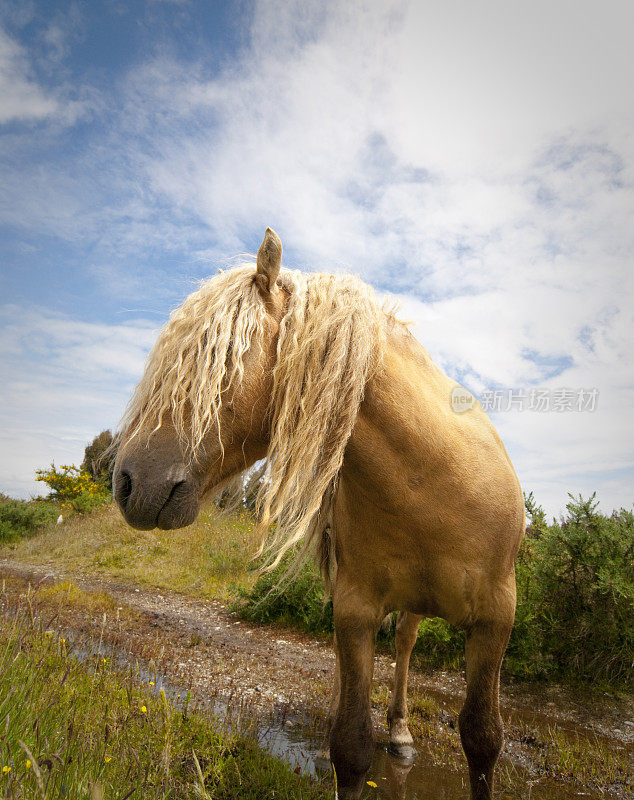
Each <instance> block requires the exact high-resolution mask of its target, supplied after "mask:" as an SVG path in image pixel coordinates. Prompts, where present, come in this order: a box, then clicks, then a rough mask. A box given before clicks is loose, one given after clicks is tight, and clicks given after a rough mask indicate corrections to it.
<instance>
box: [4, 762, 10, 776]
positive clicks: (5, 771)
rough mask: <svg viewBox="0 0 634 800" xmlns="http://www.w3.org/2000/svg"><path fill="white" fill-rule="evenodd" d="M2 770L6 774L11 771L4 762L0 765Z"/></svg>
mask: <svg viewBox="0 0 634 800" xmlns="http://www.w3.org/2000/svg"><path fill="white" fill-rule="evenodd" d="M2 771H3V772H4V774H5V775H7V774H8V773H9V772H11V767H7V765H6V764H5V765H4V767H2Z"/></svg>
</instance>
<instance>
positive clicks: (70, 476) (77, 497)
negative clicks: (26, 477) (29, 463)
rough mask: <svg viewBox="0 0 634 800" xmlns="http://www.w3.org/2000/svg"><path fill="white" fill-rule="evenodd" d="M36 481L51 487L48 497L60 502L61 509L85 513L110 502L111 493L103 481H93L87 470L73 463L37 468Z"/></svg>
mask: <svg viewBox="0 0 634 800" xmlns="http://www.w3.org/2000/svg"><path fill="white" fill-rule="evenodd" d="M35 474H36V476H37V477H36V478H35V480H37V481H42V482H44V483H46V485H47V486H49V488H50V489H51V491H50V493H49V495H48V497H49V499H50V500H55V501H57V502H60V503H61V504H62V506H61V507H62V509H64V508H66V509H72V510H73V511H76V512H78V513H80V514H85V513H87V512H89V511H92V510H93V509H95V508H99V506H102V505H103V504H104V503H108V502H110V500H111V499H112V495H111V494H110V490H109V489H108V488H107V487H106V486H104V484H103V483H97V482H95V481H94V480H93V479H92V478H91V476H90V475H89V473H88V472H86V471H84V470H82V469H79V468H78V467H76V466H74V465H73V464H70V465H66V466H62V467H60V469H59V470H58V469H56V467H55V464H51V467H50V469H47V470H43V469H38V470H36V472H35Z"/></svg>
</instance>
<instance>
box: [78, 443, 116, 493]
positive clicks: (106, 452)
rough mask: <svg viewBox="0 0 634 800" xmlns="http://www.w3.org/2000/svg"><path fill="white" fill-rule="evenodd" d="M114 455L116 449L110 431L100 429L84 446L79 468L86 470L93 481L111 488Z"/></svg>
mask: <svg viewBox="0 0 634 800" xmlns="http://www.w3.org/2000/svg"><path fill="white" fill-rule="evenodd" d="M116 457H117V451H116V445H115V442H114V437H113V435H112V431H110V430H106V431H101V433H99V434H97V436H95V438H94V439H93V440H92V442H91V443H90V444H89V445H87V446H86V449H85V450H84V460H83V461H82V462H81V469H82V471H83V472H87V473H88V474H89V475H90V477H91V478H92V479H93V481H95V483H100V484H103V486H105V487H106V489H111V488H112V473H113V471H114V462H115V459H116Z"/></svg>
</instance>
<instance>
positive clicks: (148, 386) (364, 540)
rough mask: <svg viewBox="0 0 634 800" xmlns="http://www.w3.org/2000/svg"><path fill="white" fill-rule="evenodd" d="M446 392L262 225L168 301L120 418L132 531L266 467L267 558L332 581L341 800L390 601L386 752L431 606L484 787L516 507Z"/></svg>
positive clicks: (343, 282)
mask: <svg viewBox="0 0 634 800" xmlns="http://www.w3.org/2000/svg"><path fill="white" fill-rule="evenodd" d="M456 390H459V391H461V392H463V393H464V391H465V390H464V389H462V388H461V387H459V384H457V383H456V382H455V381H454V380H452V379H450V378H449V377H447V376H446V375H445V374H444V373H443V372H442V371H441V370H440V369H439V368H438V367H437V366H436V365H435V364H434V362H433V361H432V359H431V357H430V356H429V354H428V353H427V351H426V350H425V349H424V348H423V347H422V345H421V344H419V342H418V341H417V340H416V339H415V337H414V336H413V334H412V332H411V331H410V329H409V326H408V325H407V324H405V323H402V322H400V321H399V320H398V319H397V318H396V315H395V313H394V312H393V311H390V310H388V309H387V308H385V307H384V306H383V305H381V304H380V303H379V301H378V300H377V298H376V296H375V294H374V292H373V291H372V289H371V288H370V287H369V286H368V285H366V284H365V283H363V282H362V281H361V280H360V279H358V278H356V277H353V276H349V275H331V274H327V273H323V274H318V273H303V272H300V271H293V270H289V269H286V268H283V267H282V243H281V241H280V239H279V237H278V236H277V234H276V233H275V232H274V231H272V230H271V229H270V228H267V229H266V232H265V235H264V239H263V241H262V244H261V246H260V248H259V250H258V253H257V258H256V260H255V263H253V262H245V263H241V264H239V265H237V266H234V267H232V268H230V269H227V270H225V271H221V272H219V274H217V275H216V276H215V277H213V278H211V279H209V280H208V281H206V282H205V283H203V284H202V285H201V286H200V288H199V289H198V290H197V291H195V292H194V293H193V294H191V295H190V296H189V297H188V298H187V299H186V300H185V302H184V303H183V304H182V305H181V306H180V307H179V308H178V309H177V310H175V311H174V312H172V314H171V316H170V318H169V321H168V322H167V324H166V325H165V327H164V328H163V329H162V331H161V332H160V334H159V336H158V338H157V340H156V343H155V345H154V347H153V349H152V351H151V353H150V355H149V356H148V361H147V363H146V367H145V371H144V373H143V376H142V378H141V380H140V382H139V384H138V386H137V388H136V389H135V391H134V393H133V395H132V398H131V400H130V402H129V404H128V408H127V411H126V413H125V415H124V417H123V420H122V423H121V427H120V444H119V448H118V453H117V458H116V463H115V468H114V477H113V486H114V494H115V498H116V500H117V502H118V504H119V507H120V509H121V511H122V513H123V516H124V517H125V519H126V520H127V522H128V523H129V524H130V525H132V526H133V527H135V528H138V529H141V530H149V529H152V528H154V527H158V528H161V529H163V530H169V529H173V528H178V527H182V526H185V525H189V524H191V523H192V522H193V521H194V520H195V519H196V516H197V514H198V510H199V507H200V503H201V499H202V498H204V497H205V496H207V495H209V493H210V492H212V491H214V490H219V489H222V490H223V491H227V489H226V487H230V486H231V485H232V483H233V482H234V481H235V478H236V476H241V475H242V474H243V473H244V472H245V471H246V470H249V469H250V468H251V467H252V466H253V465H254V464H256V462H260V463H262V464H263V465H264V467H263V473H262V476H261V478H260V480H259V484H258V489H257V499H256V509H257V516H258V519H259V530H260V534H261V537H262V545H261V548H260V555H261V556H262V558H263V559H264V563H265V566H266V567H268V568H272V567H274V566H275V565H276V564H278V563H279V562H280V560H281V559H282V558H283V556H284V555H285V554H287V553H288V554H289V555H288V557H289V558H291V557H292V558H294V559H295V562H294V563H295V564H299V563H300V562H301V560H302V559H305V558H307V557H310V555H311V554H313V553H314V554H315V555H316V557H317V558H318V559H319V561H320V564H321V567H322V571H323V573H324V576H325V577H326V579H327V580H329V581H330V583H329V590H330V592H331V597H332V603H333V615H334V628H335V637H334V640H335V653H336V664H337V666H336V669H337V679H336V693H335V697H334V698H333V701H332V703H331V709H330V715H329V744H330V758H331V760H332V764H333V766H334V769H335V772H336V776H337V785H338V792H339V797H340V798H342V800H351V799H352V798H358V797H360V794H361V791H362V789H363V785H364V777H365V774H366V772H367V770H368V768H369V766H370V760H371V756H372V752H373V733H372V724H371V717H370V692H371V683H372V671H373V661H374V657H373V656H374V647H375V639H376V634H377V631H378V629H379V626H380V624H381V622H382V620H383V619H384V618H385V616H386V614H388V613H390V612H394V611H399V612H401V613H400V614H399V617H398V624H397V629H396V651H397V668H396V680H395V691H394V696H393V699H392V702H391V703H390V707H389V713H388V723H389V730H390V743H391V745H392V748H393V749H394V750H396V751H397V752H398V751H399V750H401V751H406V750H407V749H408V748H409V747H411V744H412V737H411V734H410V732H409V729H408V724H407V702H406V686H407V669H408V662H409V656H410V652H411V649H412V647H413V644H414V641H415V639H416V631H417V628H418V622H419V621H420V619H421V618H422V617H425V616H434V617H436V616H438V617H442V618H444V619H445V620H448V621H449V622H450V623H453V624H454V625H457V626H459V627H461V628H462V629H463V630H464V631H465V633H466V648H465V657H466V684H467V687H466V698H465V701H464V705H463V707H462V710H461V712H460V715H459V730H460V736H461V741H462V746H463V750H464V753H465V755H466V759H467V764H468V769H469V777H470V787H471V797H472V800H490V798H491V797H492V791H493V777H494V767H495V763H496V761H497V758H498V756H499V753H500V750H501V748H502V745H503V727H502V720H501V717H500V712H499V701H498V695H499V676H500V666H501V662H502V658H503V655H504V652H505V650H506V646H507V643H508V639H509V636H510V633H511V629H512V626H513V622H514V615H515V601H516V590H515V558H516V556H517V552H518V549H519V546H520V543H521V540H522V537H523V535H524V530H525V515H524V503H523V496H522V491H521V488H520V484H519V481H518V479H517V476H516V474H515V471H514V469H513V466H512V464H511V461H510V459H509V456H508V454H507V452H506V450H505V448H504V445H503V443H502V441H501V439H500V437H499V435H498V434H497V432H496V431H495V429H494V427H493V425H492V424H491V422H490V420H489V418H488V416H487V415H486V413H485V412H484V411H483V409H482V407H481V405H480V404H479V403H478V402H477V401H476V400H475V399H474V400H473V401H472V403H471V407H470V408H467V410H464V412H463V413H457V411H456V410H454V407H453V406H452V402H451V398H452V393H454V392H455V391H456ZM454 405H455V404H454ZM467 405H469V404H467ZM458 410H459V411H462V409H458ZM289 551H290V552H289Z"/></svg>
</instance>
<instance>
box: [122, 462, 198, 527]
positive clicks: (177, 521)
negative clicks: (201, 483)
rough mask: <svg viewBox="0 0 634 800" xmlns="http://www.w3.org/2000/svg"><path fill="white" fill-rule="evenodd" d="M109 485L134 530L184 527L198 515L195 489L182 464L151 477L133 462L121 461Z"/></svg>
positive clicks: (194, 484)
mask: <svg viewBox="0 0 634 800" xmlns="http://www.w3.org/2000/svg"><path fill="white" fill-rule="evenodd" d="M112 485H113V491H114V497H115V500H116V501H117V503H118V504H119V508H120V509H121V513H122V514H123V516H124V517H125V520H126V522H127V523H128V524H129V525H131V526H132V527H133V528H138V529H139V530H143V531H147V530H152V528H161V529H162V530H171V529H173V528H183V527H185V525H191V523H192V522H194V520H195V519H196V517H197V516H198V508H199V506H198V491H197V486H196V483H195V481H194V480H193V478H192V477H191V475H190V474H189V471H188V470H187V467H186V466H185V465H184V464H182V463H181V464H174V465H173V466H171V467H169V468H168V469H167V470H165V472H164V473H163V474H162V475H160V476H159V475H156V473H155V472H154V473H153V474H152V475H151V477H150V475H149V474H148V471H147V470H144V469H143V468H142V466H140V465H139V464H138V463H135V460H134V459H123V460H122V461H121V463H119V462H117V465H116V467H115V471H114V475H113V480H112Z"/></svg>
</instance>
